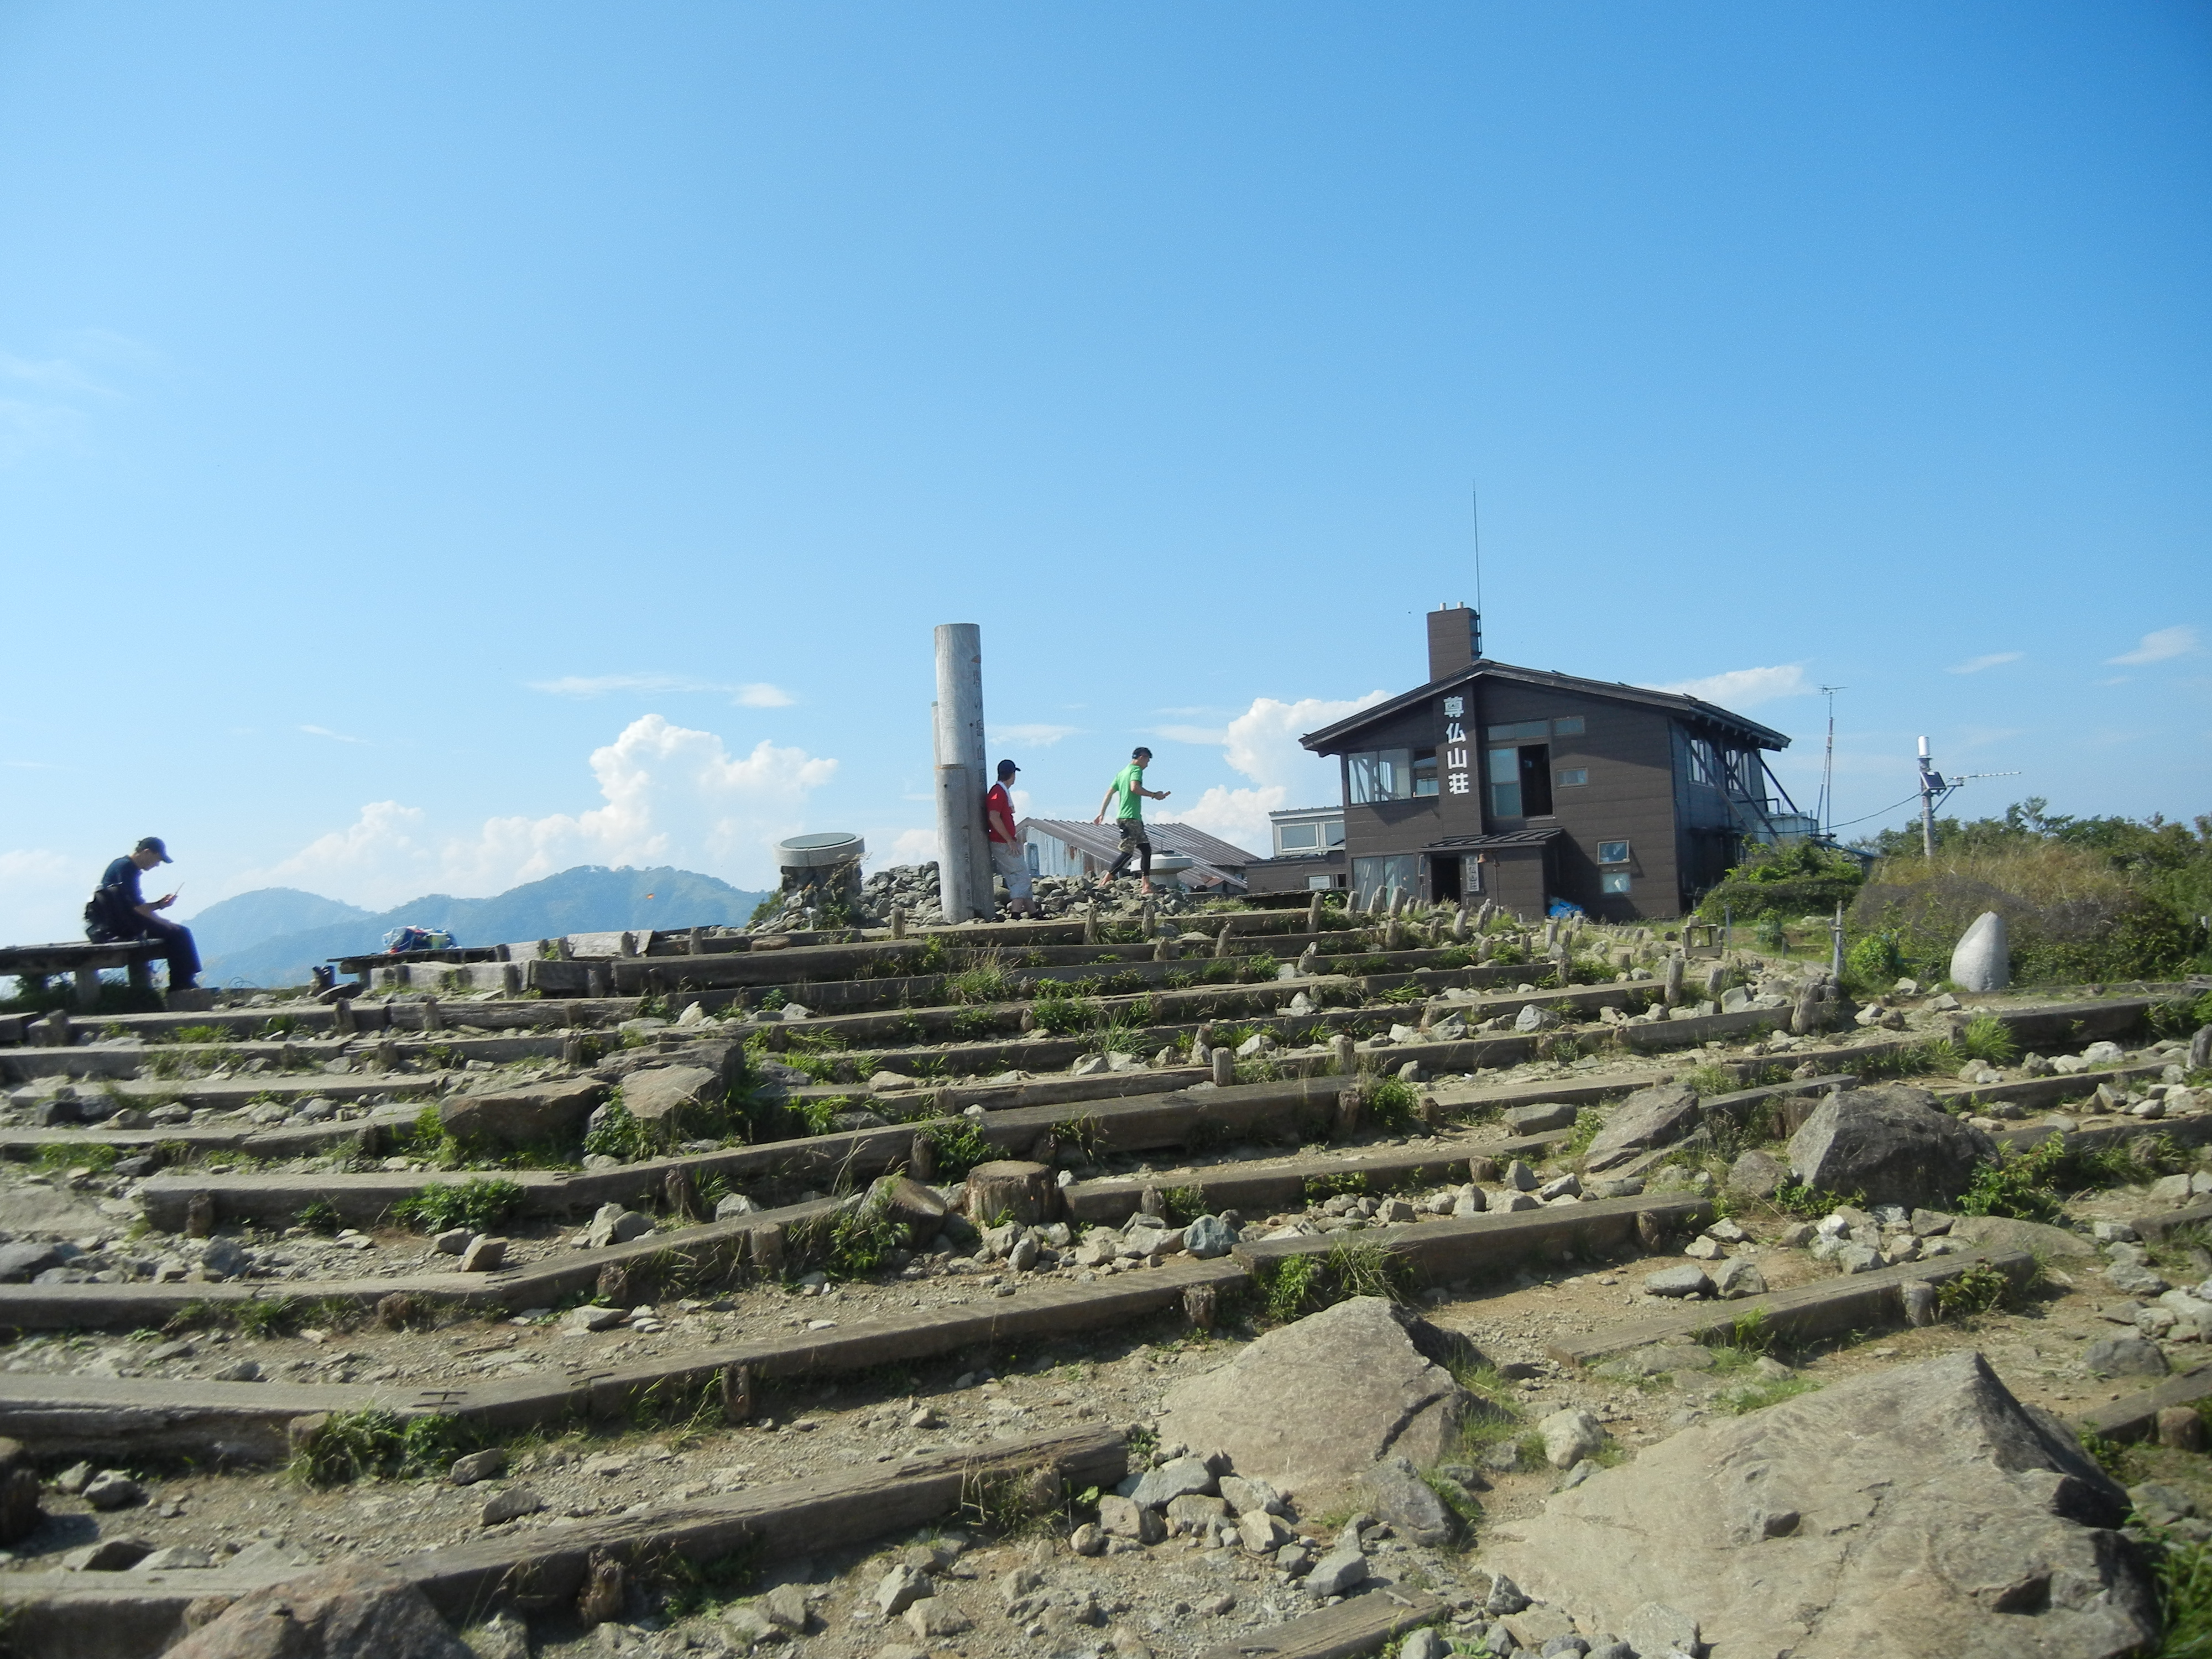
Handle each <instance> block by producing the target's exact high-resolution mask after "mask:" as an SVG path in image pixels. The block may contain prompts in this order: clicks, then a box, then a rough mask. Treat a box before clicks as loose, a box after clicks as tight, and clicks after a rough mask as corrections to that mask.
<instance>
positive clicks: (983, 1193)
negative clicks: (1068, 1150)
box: [967, 1159, 1060, 1227]
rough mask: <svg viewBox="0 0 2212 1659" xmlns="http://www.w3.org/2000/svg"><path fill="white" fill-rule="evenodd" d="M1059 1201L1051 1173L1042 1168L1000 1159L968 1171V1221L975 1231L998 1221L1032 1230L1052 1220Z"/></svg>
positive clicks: (1040, 1165) (1057, 1190) (1041, 1165)
mask: <svg viewBox="0 0 2212 1659" xmlns="http://www.w3.org/2000/svg"><path fill="white" fill-rule="evenodd" d="M1059 1198H1060V1191H1059V1188H1057V1187H1055V1186H1054V1184H1053V1176H1052V1171H1051V1170H1048V1169H1047V1168H1046V1167H1045V1166H1044V1165H1043V1164H1023V1163H1016V1162H1013V1161H1012V1160H1011V1159H1004V1160H1000V1161H999V1162H996V1163H992V1164H977V1165H976V1166H975V1168H974V1169H972V1170H969V1171H968V1199H967V1203H968V1219H969V1220H970V1221H971V1222H973V1223H975V1225H977V1226H978V1227H988V1226H992V1225H995V1224H996V1223H998V1222H999V1221H1000V1219H1002V1218H1004V1219H1008V1220H1012V1221H1015V1222H1018V1223H1019V1224H1020V1225H1023V1226H1024V1227H1034V1226H1036V1225H1039V1224H1040V1223H1042V1222H1046V1221H1049V1220H1051V1219H1052V1212H1053V1210H1054V1207H1055V1206H1056V1205H1057V1203H1058V1201H1059Z"/></svg>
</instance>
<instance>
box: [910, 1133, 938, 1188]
mask: <svg viewBox="0 0 2212 1659" xmlns="http://www.w3.org/2000/svg"><path fill="white" fill-rule="evenodd" d="M906 1167H907V1172H908V1174H909V1175H911V1176H914V1178H915V1180H916V1181H921V1182H930V1181H934V1180H936V1179H937V1143H936V1142H935V1141H933V1140H932V1139H930V1138H929V1137H928V1136H927V1135H923V1134H918V1135H916V1136H915V1138H914V1140H913V1143H912V1144H911V1145H910V1146H908V1148H907V1154H906Z"/></svg>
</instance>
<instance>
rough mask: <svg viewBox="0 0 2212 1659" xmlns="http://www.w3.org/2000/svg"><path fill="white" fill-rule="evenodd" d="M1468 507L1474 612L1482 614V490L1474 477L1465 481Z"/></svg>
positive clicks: (1478, 614)
mask: <svg viewBox="0 0 2212 1659" xmlns="http://www.w3.org/2000/svg"><path fill="white" fill-rule="evenodd" d="M1467 501H1468V509H1469V511H1470V513H1471V514H1472V515H1473V520H1474V614H1475V615H1476V616H1478V617H1479V616H1480V615H1481V614H1482V491H1481V489H1480V488H1479V487H1478V486H1477V483H1476V481H1475V480H1474V479H1473V478H1469V479H1468V481H1467Z"/></svg>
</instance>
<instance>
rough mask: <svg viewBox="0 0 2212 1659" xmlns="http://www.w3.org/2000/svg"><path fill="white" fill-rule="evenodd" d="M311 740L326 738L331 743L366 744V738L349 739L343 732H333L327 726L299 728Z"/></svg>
mask: <svg viewBox="0 0 2212 1659" xmlns="http://www.w3.org/2000/svg"><path fill="white" fill-rule="evenodd" d="M300 729H301V731H302V732H306V733H307V735H308V736H309V737H311V738H329V739H330V740H331V742H332V743H367V742H368V738H349V737H348V736H347V735H346V734H345V733H344V732H333V731H331V728H330V727H329V726H301V728H300Z"/></svg>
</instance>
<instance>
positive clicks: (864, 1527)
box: [0, 1430, 1128, 1659]
mask: <svg viewBox="0 0 2212 1659" xmlns="http://www.w3.org/2000/svg"><path fill="white" fill-rule="evenodd" d="M1039 1468H1053V1469H1055V1470H1057V1471H1058V1473H1059V1474H1060V1480H1061V1484H1062V1486H1064V1487H1066V1488H1070V1489H1073V1488H1080V1487H1084V1486H1109V1487H1110V1486H1113V1485H1114V1484H1115V1482H1117V1481H1118V1480H1121V1477H1122V1476H1123V1475H1124V1474H1126V1473H1127V1469H1128V1459H1127V1449H1126V1448H1125V1447H1124V1445H1123V1443H1122V1441H1121V1436H1120V1435H1119V1434H1118V1433H1115V1432H1112V1431H1100V1430H1091V1431H1084V1432H1079V1433H1062V1434H1049V1435H1034V1436H1029V1437H1024V1438H1021V1439H1015V1440H999V1441H991V1442H987V1443H984V1444H981V1445H977V1446H971V1447H959V1448H953V1449H947V1450H945V1451H943V1452H939V1453H935V1454H932V1455H926V1456H916V1457H909V1458H908V1459H906V1460H904V1461H903V1462H899V1463H896V1464H869V1465H865V1466H862V1467H860V1468H848V1469H840V1470H837V1471H835V1472H833V1473H830V1474H822V1475H814V1476H811V1477H809V1478H807V1479H805V1480H783V1481H775V1482H773V1483H769V1484H765V1485H763V1486H753V1487H749V1488H746V1489H744V1490H743V1491H740V1492H731V1493H728V1494H726V1495H725V1496H721V1497H717V1498H701V1499H696V1500H695V1501H692V1502H690V1503H685V1504H668V1505H665V1506H663V1507H660V1508H658V1509H653V1510H645V1511H642V1512H635V1511H633V1512H627V1513H624V1514H622V1515H618V1516H598V1517H594V1518H592V1519H591V1520H588V1521H582V1522H571V1523H560V1524H556V1525H553V1526H549V1527H530V1528H505V1529H502V1530H495V1531H493V1532H490V1533H489V1534H485V1535H484V1536H482V1537H479V1538H475V1539H471V1540H470V1541H466V1542H465V1543H460V1544H454V1545H447V1546H445V1547H441V1548H438V1549H435V1550H428V1551H424V1552H422V1553H420V1554H416V1555H408V1556H402V1557H400V1558H399V1559H397V1560H394V1561H391V1562H387V1563H386V1564H385V1565H386V1566H387V1567H388V1568H389V1569H390V1570H391V1571H392V1572H393V1573H395V1574H396V1575H398V1577H400V1578H402V1579H403V1580H404V1581H406V1582H408V1583H412V1584H414V1585H416V1587H417V1588H419V1589H421V1590H422V1592H423V1594H424V1595H427V1596H428V1597H429V1599H430V1601H431V1602H432V1604H433V1605H434V1606H435V1607H437V1609H438V1611H439V1612H440V1613H441V1614H443V1615H444V1616H445V1617H446V1618H447V1619H448V1620H453V1621H455V1622H456V1623H459V1622H465V1621H468V1620H477V1619H481V1618H483V1617H485V1616H486V1615H487V1614H488V1613H490V1612H491V1611H493V1610H494V1609H496V1608H516V1609H519V1610H520V1611H522V1612H524V1613H536V1612H542V1611H545V1610H548V1609H550V1608H551V1607H555V1606H558V1605H564V1604H568V1603H572V1602H573V1601H574V1599H575V1596H576V1594H577V1592H578V1591H579V1590H580V1589H581V1588H582V1586H583V1583H584V1578H585V1575H586V1571H588V1563H589V1561H590V1559H591V1556H592V1553H593V1552H594V1551H597V1550H606V1551H608V1552H610V1553H612V1554H613V1555H614V1556H616V1557H617V1559H620V1560H622V1561H623V1562H624V1563H625V1564H626V1565H636V1564H640V1563H648V1562H665V1561H666V1560H667V1559H669V1558H670V1557H672V1556H681V1557H683V1558H684V1559H687V1560H691V1561H710V1560H714V1559H717V1558H719V1557H720V1556H724V1555H727V1554H729V1553H732V1552H734V1551H737V1550H739V1549H754V1550H757V1551H758V1552H759V1553H760V1554H761V1557H762V1559H765V1560H775V1559H785V1558H787V1557H791V1556H798V1555H806V1554H812V1553H817V1552H820V1551H824V1550H831V1549H839V1548H843V1547H847V1546H849V1545H853V1544H859V1543H864V1542H866V1541H869V1540H871V1539H874V1538H878V1537H881V1536H883V1535H884V1534H887V1533H894V1532H898V1531H902V1530H904V1529H906V1528H911V1527H917V1526H921V1525H924V1524H926V1523H927V1522H933V1521H937V1520H941V1519H944V1518H945V1517H947V1516H951V1515H953V1514H955V1513H956V1512H957V1510H958V1509H959V1507H960V1505H961V1504H962V1503H963V1499H965V1498H967V1497H968V1495H969V1494H970V1493H971V1492H973V1491H974V1489H975V1483H976V1482H977V1481H978V1480H987V1479H990V1478H991V1477H993V1476H995V1475H1000V1474H1024V1473H1026V1472H1028V1471H1030V1470H1033V1469H1039ZM308 1571H313V1569H307V1568H285V1569H283V1570H281V1571H270V1572H264V1573H256V1574H251V1575H248V1574H237V1573H233V1572H230V1571H226V1570H223V1569H216V1570H214V1571H199V1572H178V1573H174V1574H168V1573H162V1574H154V1575H148V1574H142V1573H68V1572H39V1573H11V1574H7V1575H4V1576H0V1607H5V1608H6V1609H7V1610H8V1613H9V1624H8V1631H9V1640H10V1644H11V1646H12V1649H13V1650H14V1651H15V1654H17V1655H18V1656H19V1659H152V1656H154V1655H155V1654H157V1653H159V1652H161V1650H163V1649H164V1648H166V1647H167V1646H169V1645H170V1644H173V1642H175V1641H176V1640H177V1639H178V1638H179V1637H180V1636H181V1635H182V1634H183V1632H184V1621H185V1611H186V1609H187V1608H188V1607H190V1606H191V1603H192V1602H193V1601H197V1600H199V1599H200V1598H202V1597H219V1598H222V1599H223V1600H226V1601H228V1600H230V1599H234V1598H235V1597H236V1596H239V1595H243V1594H246V1592H248V1591H250V1590H252V1589H258V1588H260V1587H261V1586H263V1585H264V1584H268V1583H281V1582H283V1580H284V1579H288V1578H295V1577H301V1576H304V1574H305V1573H307V1572H308Z"/></svg>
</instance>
